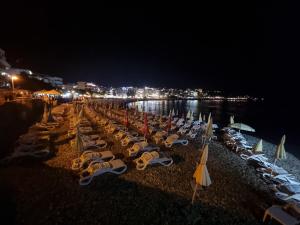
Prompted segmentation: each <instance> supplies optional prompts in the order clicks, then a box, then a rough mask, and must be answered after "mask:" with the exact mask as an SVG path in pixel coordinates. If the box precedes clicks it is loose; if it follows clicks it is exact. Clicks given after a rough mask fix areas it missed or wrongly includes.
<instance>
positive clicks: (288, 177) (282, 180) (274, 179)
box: [261, 173, 300, 185]
mask: <svg viewBox="0 0 300 225" xmlns="http://www.w3.org/2000/svg"><path fill="white" fill-rule="evenodd" d="M261 177H262V179H263V180H264V181H266V182H268V183H273V184H293V185H300V183H299V182H298V181H297V180H296V178H295V177H294V176H293V175H292V174H281V175H277V176H272V175H271V174H269V173H263V174H262V175H261Z"/></svg>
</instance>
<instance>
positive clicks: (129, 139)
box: [121, 135, 145, 147]
mask: <svg viewBox="0 0 300 225" xmlns="http://www.w3.org/2000/svg"><path fill="white" fill-rule="evenodd" d="M144 139H145V138H144V137H134V136H131V135H128V136H126V137H125V138H123V139H122V140H121V145H122V146H123V147H125V146H127V145H129V143H132V142H138V141H143V140H144Z"/></svg>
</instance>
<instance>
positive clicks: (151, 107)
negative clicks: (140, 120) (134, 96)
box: [129, 100, 251, 124]
mask: <svg viewBox="0 0 300 225" xmlns="http://www.w3.org/2000/svg"><path fill="white" fill-rule="evenodd" d="M129 106H132V107H136V106H138V110H139V111H144V112H150V113H155V114H163V115H168V114H169V112H170V110H173V109H174V111H175V113H176V114H177V112H178V114H179V116H180V117H182V116H183V115H186V114H187V112H188V111H189V110H191V112H193V116H194V119H197V118H198V117H199V113H200V112H201V113H202V114H209V113H211V114H212V116H213V118H214V121H215V122H218V123H221V124H226V123H227V122H228V121H229V116H230V115H235V118H236V119H243V121H244V120H245V117H249V112H251V110H250V111H249V112H248V109H249V104H248V103H247V102H225V101H200V100H149V101H138V102H133V103H130V104H129ZM244 122H245V121H244Z"/></svg>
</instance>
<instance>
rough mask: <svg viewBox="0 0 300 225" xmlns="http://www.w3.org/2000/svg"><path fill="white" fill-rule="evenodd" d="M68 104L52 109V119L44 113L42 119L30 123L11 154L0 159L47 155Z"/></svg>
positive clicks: (4, 160) (65, 114)
mask: <svg viewBox="0 0 300 225" xmlns="http://www.w3.org/2000/svg"><path fill="white" fill-rule="evenodd" d="M68 110H69V105H68V104H63V105H60V106H57V107H55V108H54V109H53V110H52V115H53V116H54V120H52V121H49V122H48V121H47V120H46V119H47V115H46V114H45V118H44V120H42V121H40V122H38V123H35V124H34V125H32V126H31V127H30V128H29V130H28V132H27V133H26V134H23V135H21V136H20V137H19V138H18V140H17V141H16V143H15V148H14V151H13V153H12V154H11V155H9V156H8V157H6V158H4V159H2V160H1V162H5V163H8V162H10V161H11V160H13V159H15V158H20V157H33V158H43V157H46V156H48V155H49V154H50V153H51V152H50V139H51V136H52V135H53V134H55V130H56V129H59V128H60V127H61V126H62V124H63V123H64V119H61V118H65V117H66V116H67V114H68Z"/></svg>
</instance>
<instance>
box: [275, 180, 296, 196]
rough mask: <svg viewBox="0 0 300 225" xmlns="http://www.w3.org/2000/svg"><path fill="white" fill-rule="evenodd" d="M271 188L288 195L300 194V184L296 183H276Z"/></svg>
mask: <svg viewBox="0 0 300 225" xmlns="http://www.w3.org/2000/svg"><path fill="white" fill-rule="evenodd" d="M271 189H272V190H273V191H275V192H281V193H285V194H287V195H294V194H300V185H296V184H288V183H286V184H277V185H276V184H275V185H272V186H271Z"/></svg>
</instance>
